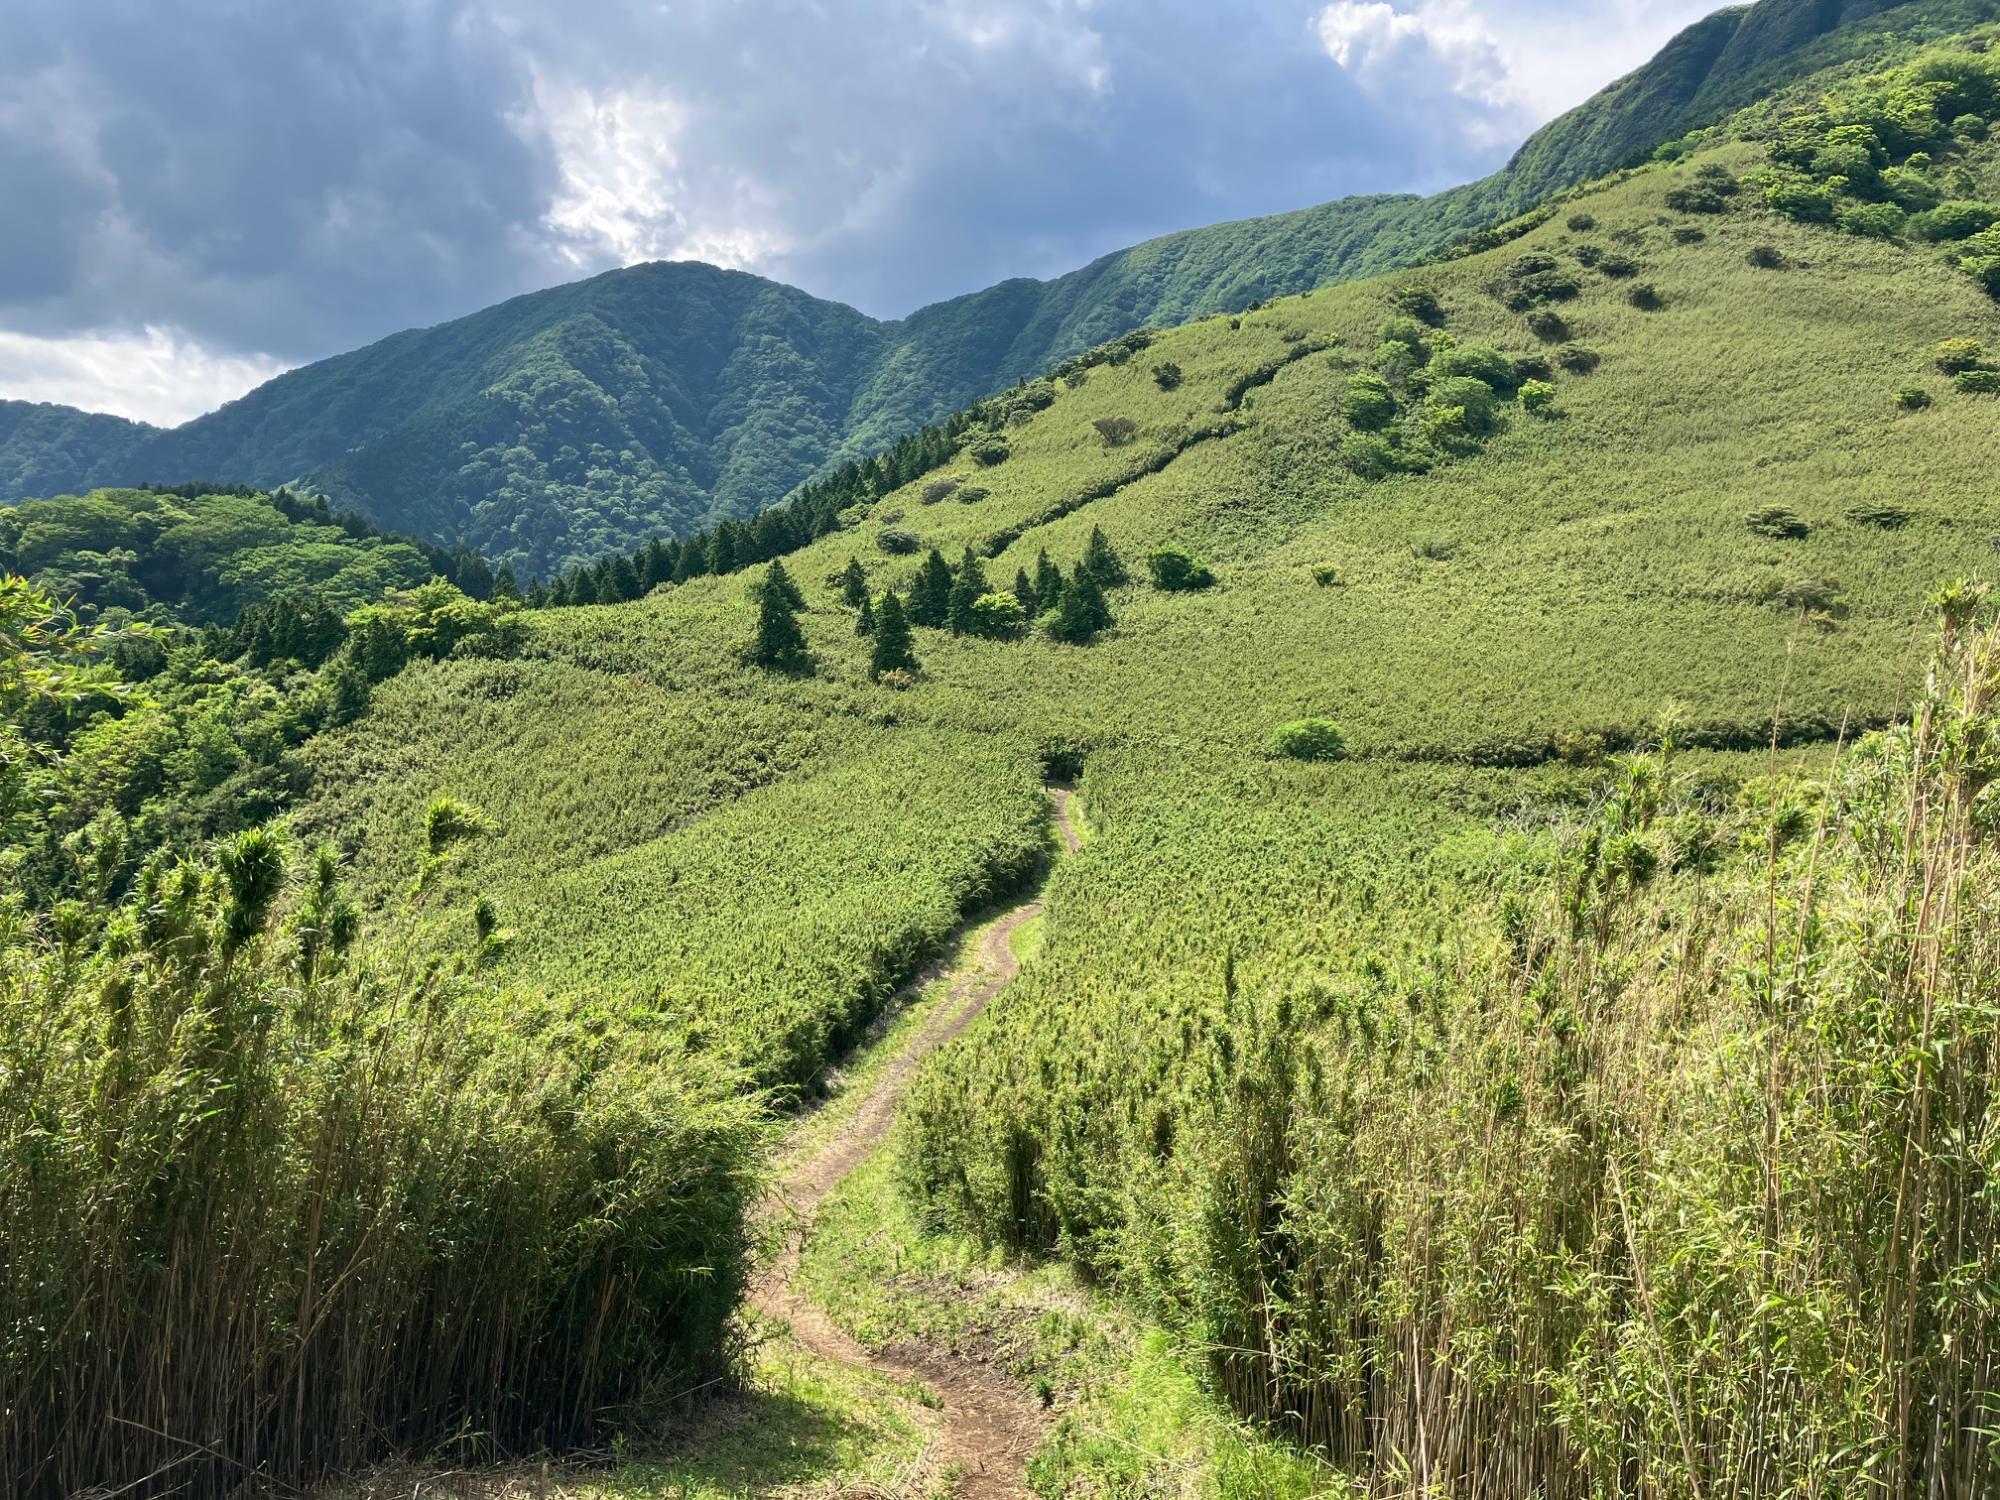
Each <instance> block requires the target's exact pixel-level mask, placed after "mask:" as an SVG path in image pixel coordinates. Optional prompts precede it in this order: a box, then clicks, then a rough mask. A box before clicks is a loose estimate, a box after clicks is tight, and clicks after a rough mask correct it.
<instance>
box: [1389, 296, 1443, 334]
mask: <svg viewBox="0 0 2000 1500" xmlns="http://www.w3.org/2000/svg"><path fill="white" fill-rule="evenodd" d="M1389 305H1390V306H1391V307H1393V308H1395V309H1396V311H1397V312H1399V313H1402V314H1403V315H1404V316H1405V317H1411V318H1415V319H1416V320H1417V321H1418V322H1419V323H1422V324H1423V325H1424V326H1425V327H1427V328H1442V327H1444V306H1443V304H1441V303H1440V302H1439V301H1438V298H1437V293H1436V292H1434V291H1432V290H1431V289H1430V288H1429V287H1424V286H1405V287H1398V288H1397V289H1396V290H1395V291H1394V292H1393V293H1391V294H1390V297H1389Z"/></svg>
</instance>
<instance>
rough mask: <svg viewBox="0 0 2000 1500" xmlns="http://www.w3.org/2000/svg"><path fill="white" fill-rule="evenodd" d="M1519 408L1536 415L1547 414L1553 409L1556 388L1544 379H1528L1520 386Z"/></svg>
mask: <svg viewBox="0 0 2000 1500" xmlns="http://www.w3.org/2000/svg"><path fill="white" fill-rule="evenodd" d="M1520 400H1521V409H1522V410H1523V411H1526V412H1532V413H1533V414H1534V415H1536V416H1538V417H1539V416H1547V415H1549V414H1550V413H1552V412H1553V411H1554V410H1555V404H1556V388H1555V387H1554V386H1553V385H1551V384H1549V382H1548V381H1546V380H1530V381H1528V382H1527V383H1526V384H1524V385H1523V386H1522V387H1521V391H1520Z"/></svg>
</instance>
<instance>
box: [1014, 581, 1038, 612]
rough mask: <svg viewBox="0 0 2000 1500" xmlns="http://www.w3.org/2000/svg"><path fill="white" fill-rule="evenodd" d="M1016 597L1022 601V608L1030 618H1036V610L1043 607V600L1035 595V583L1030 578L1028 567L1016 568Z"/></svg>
mask: <svg viewBox="0 0 2000 1500" xmlns="http://www.w3.org/2000/svg"><path fill="white" fill-rule="evenodd" d="M1014 597H1015V598H1016V599H1019V600H1020V601H1021V610H1022V612H1023V613H1024V614H1026V615H1027V617H1028V618H1029V619H1031V620H1032V619H1034V618H1035V611H1036V610H1037V609H1039V608H1041V601H1040V600H1039V599H1037V598H1036V597H1035V585H1034V584H1033V583H1032V582H1031V581H1030V580H1029V578H1028V570H1027V569H1026V568H1016V569H1015V570H1014Z"/></svg>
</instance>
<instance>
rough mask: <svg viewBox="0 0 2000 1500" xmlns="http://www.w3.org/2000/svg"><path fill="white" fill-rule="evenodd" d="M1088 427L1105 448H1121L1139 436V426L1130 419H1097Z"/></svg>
mask: <svg viewBox="0 0 2000 1500" xmlns="http://www.w3.org/2000/svg"><path fill="white" fill-rule="evenodd" d="M1090 425H1091V426H1092V427H1095V428H1096V429H1097V435H1098V436H1099V437H1101V438H1103V439H1104V446H1105V447H1107V448H1122V447H1124V446H1125V444H1127V443H1129V442H1131V441H1132V439H1133V438H1135V437H1137V436H1138V435H1139V424H1138V423H1137V422H1135V421H1133V420H1132V418H1130V417H1099V418H1098V419H1097V420H1096V421H1095V422H1092V423H1091V424H1090Z"/></svg>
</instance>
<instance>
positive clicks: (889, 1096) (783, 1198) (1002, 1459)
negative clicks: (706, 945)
mask: <svg viewBox="0 0 2000 1500" xmlns="http://www.w3.org/2000/svg"><path fill="white" fill-rule="evenodd" d="M1051 795H1052V796H1053V797H1054V798H1055V805H1056V827H1057V829H1058V831H1059V832H1060V833H1061V834H1062V839H1063V843H1064V844H1065V845H1066V846H1067V847H1068V849H1069V850H1070V852H1071V853H1074V852H1075V851H1076V849H1077V846H1078V845H1077V837H1076V830H1075V829H1074V828H1073V827H1072V826H1071V824H1070V818H1069V793H1068V792H1067V791H1065V790H1063V789H1061V788H1053V789H1052V790H1051ZM1041 909H1042V903H1041V902H1040V901H1039V900H1035V901H1028V902H1025V903H1023V904H1022V905H1020V906H1017V907H1015V908H1014V909H1013V910H1012V911H1009V912H1007V913H1006V914H1005V915H1004V916H1002V917H1000V918H998V919H997V920H994V921H992V922H990V923H989V924H988V925H987V926H986V928H985V930H984V931H983V932H982V933H981V935H980V940H979V946H978V948H977V950H976V951H975V952H974V954H973V955H972V956H971V960H970V962H968V963H967V964H966V965H965V966H964V967H963V969H962V970H961V972H960V974H959V976H958V977H957V979H956V980H955V981H954V982H953V984H952V986H951V989H950V991H949V992H948V993H947V994H946V996H945V998H944V1000H943V1001H942V1003H940V1004H939V1006H938V1007H937V1009H936V1010H935V1011H934V1012H932V1014H931V1015H930V1016H929V1018H928V1019H926V1020H925V1022H924V1024H923V1026H922V1027H921V1028H920V1029H919V1030H918V1031H917V1032H916V1034H915V1035H914V1036H912V1037H911V1038H910V1039H909V1040H908V1041H907V1042H906V1043H905V1044H904V1046H903V1049H902V1051H901V1052H899V1053H898V1054H897V1055H896V1056H895V1058H894V1059H892V1060H891V1061H890V1062H889V1064H888V1065H887V1066H886V1067H884V1068H883V1069H882V1070H881V1071H880V1074H879V1075H878V1076H877V1077H876V1078H874V1079H873V1080H871V1081H870V1083H869V1085H868V1092H867V1094H866V1095H865V1096H864V1097H863V1098H862V1099H861V1101H860V1103H859V1105H858V1106H857V1107H856V1108H855V1109H854V1110H853V1111H852V1112H851V1113H850V1114H849V1116H848V1118H847V1119H846V1120H845V1121H844V1122H843V1123H842V1124H841V1126H840V1128H839V1129H838V1130H837V1131H835V1132H834V1134H833V1135H832V1136H831V1137H830V1138H829V1139H828V1140H826V1141H825V1143H824V1144H822V1145H821V1146H820V1147H819V1148H818V1149H817V1150H815V1151H813V1152H811V1153H810V1154H807V1155H803V1156H801V1157H799V1158H798V1159H796V1160H794V1161H792V1162H791V1163H790V1164H789V1166H788V1167H787V1169H786V1171H785V1172H784V1175H783V1177H782V1178H781V1180H780V1182H779V1183H778V1186H777V1188H776V1189H775V1190H774V1193H773V1196H772V1199H771V1201H770V1202H768V1203H767V1204H766V1205H765V1208H764V1212H765V1213H766V1214H768V1215H770V1216H771V1217H772V1218H780V1217H788V1218H789V1224H788V1227H787V1230H786V1234H785V1238H784V1243H783V1245H782V1247H781V1249H780V1251H779V1253H778V1255H777V1257H776V1259H775V1260H773V1261H772V1263H771V1264H770V1265H769V1266H768V1267H767V1268H765V1270H764V1271H763V1272H762V1273H761V1274H760V1275H759V1276H758V1277H757V1279H756V1280H755V1282H754V1283H753V1284H752V1286H751V1289H750V1305H751V1306H752V1307H753V1308H755V1309H756V1310H757V1311H758V1312H761V1313H763V1314H765V1315H766V1316H768V1317H773V1318H780V1319H783V1320H784V1321H785V1322H787V1323H789V1324H790V1325H791V1329H792V1334H793V1336H794V1337H795V1338H796V1339H797V1340H798V1342H799V1343H800V1344H801V1345H803V1346H804V1347H805V1348H807V1349H808V1350H810V1351H811V1352H812V1353H814V1354H816V1355H818V1356H819V1357H821V1358H822V1359H829V1360H833V1361H835V1362H836V1363H839V1364H843V1365H847V1366H850V1367H853V1368H856V1369H863V1370H872V1371H875V1372H877V1373H879V1374H883V1375H887V1376H890V1377H892V1378H894V1379H897V1380H903V1381H918V1382H921V1383H922V1384H923V1385H924V1386H925V1387H926V1388H927V1389H928V1390H929V1391H930V1392H931V1393H932V1394H933V1395H935V1396H936V1397H937V1398H938V1402H939V1406H938V1409H937V1411H936V1412H935V1414H934V1416H935V1422H934V1441H935V1443H936V1444H937V1446H938V1447H939V1449H940V1450H941V1454H940V1456H941V1457H942V1458H943V1460H944V1462H945V1463H946V1464H948V1465H950V1466H952V1467H954V1468H956V1469H957V1470H958V1471H959V1474H960V1477H959V1479H958V1481H957V1483H956V1484H955V1485H954V1487H953V1489H954V1493H956V1494H958V1495H961V1496H967V1497H972V1500H991V1497H998V1496H1017V1495H1026V1494H1028V1493H1029V1490H1028V1484H1027V1463H1028V1459H1029V1457H1030V1456H1031V1455H1032V1454H1033V1453H1034V1451H1035V1446H1036V1444H1037V1442H1039V1440H1040V1438H1041V1435H1042V1430H1043V1423H1044V1421H1045V1416H1044V1413H1043V1411H1042V1409H1041V1406H1040V1403H1038V1402H1036V1401H1035V1400H1033V1399H1032V1398H1031V1397H1030V1396H1029V1395H1028V1393H1027V1392H1025V1391H1023V1390H1021V1389H1020V1388H1019V1387H1018V1385H1017V1384H1016V1383H1015V1382H1014V1381H1013V1380H1012V1379H1010V1378H1009V1377H1008V1376H1007V1374H1006V1373H1005V1372H1004V1371H1001V1370H996V1369H994V1368H993V1367H992V1366H990V1365H987V1364H984V1363H980V1362H978V1361H976V1360H971V1359H966V1358H962V1357H959V1356H956V1355H953V1354H950V1353H948V1352H946V1351H944V1350H942V1349H934V1348H931V1347H929V1346H927V1345H924V1344H920V1343H902V1344H897V1345H895V1346H893V1347H892V1348H889V1349H885V1350H881V1351H879V1352H878V1351H874V1350H870V1349H868V1348H866V1347H865V1346H863V1345H862V1344H861V1343H860V1342H859V1341H858V1340H856V1339H854V1338H852V1337H851V1336H849V1335H848V1334H847V1333H846V1332H844V1331H843V1330H842V1329H840V1328H839V1327H837V1326H836V1325H835V1324H834V1323H833V1321H832V1320H831V1319H830V1318H828V1317H827V1316H826V1314H825V1313H823V1312H821V1311H820V1310H819V1308H817V1307H815V1306H814V1305H813V1304H812V1303H811V1302H809V1301H808V1300H806V1298H805V1297H804V1295H803V1294H801V1293H800V1292H799V1291H798V1290H797V1289H796V1287H795V1286H794V1285H793V1281H794V1278H795V1276H796V1274H797V1272H798V1267H799V1256H800V1253H801V1251H802V1249H803V1247H804V1244H805V1239H806V1236H807V1235H808V1234H809V1233H810V1232H811V1230H812V1223H813V1218H814V1216H815V1215H816V1214H817V1213H818V1211H819V1208H820V1205H821V1204H822V1203H824V1202H825V1201H826V1199H827V1196H828V1195H829V1194H830V1193H832V1192H833V1190H834V1189H835V1188H836V1187H838V1186H839V1185H840V1183H841V1181H842V1180H843V1179H844V1178H845V1177H846V1176H847V1174H848V1173H850V1172H852V1171H853V1170H854V1169H855V1168H856V1167H858V1166H860V1165H861V1163H862V1162H864V1161H866V1160H867V1159H868V1158H869V1157H870V1156H872V1155H873V1154H874V1153H875V1152H876V1151H877V1150H878V1149H880V1147H881V1145H882V1143H883V1142H884V1141H885V1140H886V1139H887V1138H888V1135H889V1128H890V1126H891V1125H893V1124H894V1123H895V1119H896V1109H897V1106H898V1105H900V1104H901V1103H902V1100H903V1096H904V1094H905V1093H907V1092H908V1090H909V1087H910V1083H911V1081H912V1080H913V1079H914V1078H915V1077H916V1073H917V1069H918V1068H919V1067H921V1066H922V1065H923V1063H924V1060H925V1059H926V1058H928V1057H929V1056H930V1055H931V1054H932V1053H933V1052H936V1051H937V1050H938V1048H940V1047H942V1046H944V1045H945V1044H946V1043H947V1042H949V1041H951V1040H952V1038H954V1037H956V1036H957V1035H958V1034H959V1033H960V1032H962V1031H964V1030H965V1028H966V1027H967V1026H969V1025H971V1024H972V1021H973V1019H974V1018H975V1017H976V1016H978V1014H979V1013H980V1012H981V1011H982V1010H984V1009H985V1008H986V1005H987V1002H988V1001H990V1000H992V998H993V997H994V996H995V995H997V994H999V993H1000V991H1001V989H1002V988H1003V987H1004V986H1005V985H1006V983H1007V981H1008V980H1010V979H1012V978H1013V977H1014V973H1015V971H1016V969H1018V968H1019V964H1018V963H1017V961H1016V960H1015V958H1014V950H1013V946H1012V944H1011V942H1010V939H1011V938H1012V937H1013V934H1014V930H1015V929H1016V928H1017V927H1019V926H1020V925H1021V924H1022V923H1023V922H1025V921H1027V920H1028V919H1029V918H1030V917H1033V916H1035V915H1036V914H1038V913H1039V912H1040V911H1041Z"/></svg>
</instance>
